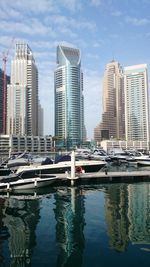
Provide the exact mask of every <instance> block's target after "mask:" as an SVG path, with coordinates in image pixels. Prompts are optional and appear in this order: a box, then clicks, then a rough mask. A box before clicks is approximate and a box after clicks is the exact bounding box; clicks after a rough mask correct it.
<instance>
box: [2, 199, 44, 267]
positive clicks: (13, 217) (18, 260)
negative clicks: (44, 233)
mask: <svg viewBox="0 0 150 267" xmlns="http://www.w3.org/2000/svg"><path fill="white" fill-rule="evenodd" d="M39 218H40V216H39V202H38V200H32V201H28V200H25V201H22V200H17V199H11V198H9V199H7V200H6V201H5V209H4V219H3V223H4V225H5V226H6V227H7V228H8V232H9V235H10V237H9V238H8V242H9V250H10V257H11V266H13V267H17V266H18V267H20V266H28V265H29V264H30V259H31V253H32V249H33V247H34V246H35V244H36V236H35V228H36V225H37V223H38V221H39Z"/></svg>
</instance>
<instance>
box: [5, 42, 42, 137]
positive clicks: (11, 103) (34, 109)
mask: <svg viewBox="0 0 150 267" xmlns="http://www.w3.org/2000/svg"><path fill="white" fill-rule="evenodd" d="M7 134H16V135H25V134H26V135H38V70H37V67H36V64H35V60H34V57H33V53H32V50H31V49H30V47H29V46H28V45H27V44H26V43H16V51H15V58H14V60H12V62H11V82H10V85H8V87H7Z"/></svg>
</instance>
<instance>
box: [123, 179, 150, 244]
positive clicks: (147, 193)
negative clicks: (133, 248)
mask: <svg viewBox="0 0 150 267" xmlns="http://www.w3.org/2000/svg"><path fill="white" fill-rule="evenodd" d="M128 194H129V201H128V203H129V204H128V205H129V209H128V218H129V222H130V227H129V237H130V240H131V242H132V243H134V244H150V185H149V184H146V183H143V184H141V185H140V186H138V187H137V186H135V185H130V186H129V187H128Z"/></svg>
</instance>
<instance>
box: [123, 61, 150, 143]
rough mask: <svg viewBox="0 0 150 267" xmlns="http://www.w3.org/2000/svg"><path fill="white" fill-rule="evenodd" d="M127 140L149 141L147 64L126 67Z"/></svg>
mask: <svg viewBox="0 0 150 267" xmlns="http://www.w3.org/2000/svg"><path fill="white" fill-rule="evenodd" d="M124 75H125V80H124V82H125V122H126V123H125V126H126V127H125V128H126V140H127V141H130V140H133V141H134V140H139V141H146V142H149V100H148V74H147V65H146V64H140V65H134V66H129V67H125V69H124Z"/></svg>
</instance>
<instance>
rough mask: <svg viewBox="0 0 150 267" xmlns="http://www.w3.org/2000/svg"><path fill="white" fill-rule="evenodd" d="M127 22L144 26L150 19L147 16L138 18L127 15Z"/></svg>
mask: <svg viewBox="0 0 150 267" xmlns="http://www.w3.org/2000/svg"><path fill="white" fill-rule="evenodd" d="M126 22H128V23H130V24H133V25H134V26H144V25H147V24H149V23H150V21H149V20H148V19H146V18H144V19H143V18H142V19H138V18H133V17H126Z"/></svg>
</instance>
